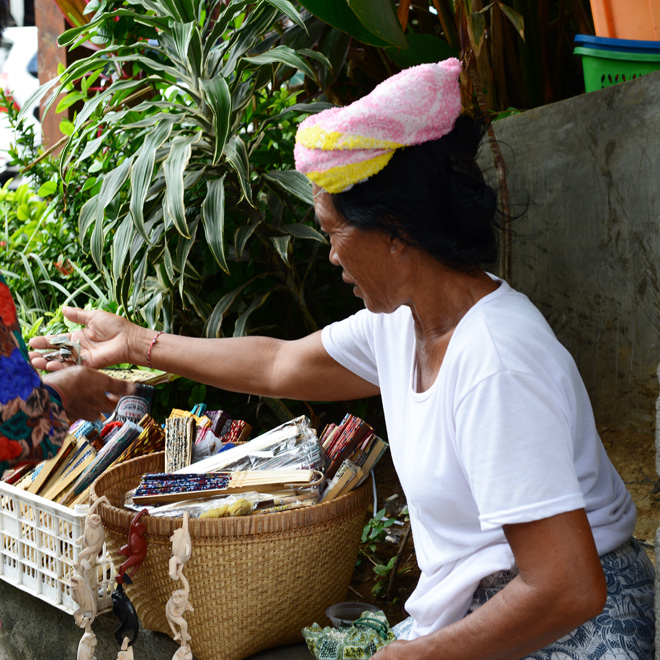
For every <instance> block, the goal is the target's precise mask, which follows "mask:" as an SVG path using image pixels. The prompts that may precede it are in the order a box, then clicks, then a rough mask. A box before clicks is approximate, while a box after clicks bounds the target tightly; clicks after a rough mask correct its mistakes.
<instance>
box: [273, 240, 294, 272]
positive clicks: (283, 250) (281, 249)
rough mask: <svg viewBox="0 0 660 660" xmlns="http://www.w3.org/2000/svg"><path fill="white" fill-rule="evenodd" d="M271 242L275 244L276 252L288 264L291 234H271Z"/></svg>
mask: <svg viewBox="0 0 660 660" xmlns="http://www.w3.org/2000/svg"><path fill="white" fill-rule="evenodd" d="M270 240H271V243H272V244H273V245H274V246H275V249H276V250H277V253H278V254H279V255H280V257H281V258H282V261H283V262H284V263H285V264H287V265H288V264H289V245H290V244H291V236H271V238H270Z"/></svg>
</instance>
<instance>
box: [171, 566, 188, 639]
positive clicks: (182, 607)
mask: <svg viewBox="0 0 660 660" xmlns="http://www.w3.org/2000/svg"><path fill="white" fill-rule="evenodd" d="M179 579H180V580H181V582H183V589H175V590H174V591H173V592H172V595H171V596H170V599H169V600H168V601H167V605H165V617H166V618H167V622H168V623H169V624H170V628H171V629H172V633H174V641H180V642H181V643H182V644H183V643H184V642H189V641H190V635H189V634H188V622H187V621H186V620H185V619H184V618H183V615H184V614H185V613H186V612H194V610H193V606H192V605H191V604H190V601H189V600H188V595H189V594H190V586H189V585H188V580H186V577H185V575H184V574H183V573H182V572H181V571H179ZM177 628H178V630H177Z"/></svg>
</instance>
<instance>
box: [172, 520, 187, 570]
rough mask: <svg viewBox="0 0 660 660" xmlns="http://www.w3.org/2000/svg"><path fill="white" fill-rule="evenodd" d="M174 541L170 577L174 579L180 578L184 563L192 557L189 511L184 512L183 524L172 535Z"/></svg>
mask: <svg viewBox="0 0 660 660" xmlns="http://www.w3.org/2000/svg"><path fill="white" fill-rule="evenodd" d="M170 541H171V542H172V558H171V559H170V577H171V578H172V579H173V580H177V579H179V578H180V575H179V574H180V573H181V571H182V570H183V566H184V564H185V563H186V562H187V561H188V560H189V559H190V554H191V553H192V541H191V540H190V532H189V531H188V513H187V512H184V514H183V525H182V526H181V527H180V528H179V529H176V530H174V534H172V536H170Z"/></svg>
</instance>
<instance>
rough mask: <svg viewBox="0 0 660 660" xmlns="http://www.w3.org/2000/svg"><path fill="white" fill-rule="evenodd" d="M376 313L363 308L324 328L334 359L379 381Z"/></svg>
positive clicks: (323, 337)
mask: <svg viewBox="0 0 660 660" xmlns="http://www.w3.org/2000/svg"><path fill="white" fill-rule="evenodd" d="M373 316H374V315H373V314H371V312H369V311H368V310H366V309H364V310H361V311H359V312H358V313H357V314H354V315H353V316H349V317H348V318H347V319H344V320H343V321H338V322H337V323H333V324H331V325H328V326H326V327H325V328H323V331H322V334H321V339H322V341H323V347H324V348H325V350H326V351H327V352H328V355H330V357H331V358H332V359H333V360H336V361H337V362H339V364H341V365H342V366H343V367H346V369H348V370H349V371H352V372H353V373H355V374H357V375H358V376H360V378H364V380H366V381H368V382H369V383H372V384H373V385H379V381H378V368H377V366H376V358H375V351H374V347H373V327H372V325H373Z"/></svg>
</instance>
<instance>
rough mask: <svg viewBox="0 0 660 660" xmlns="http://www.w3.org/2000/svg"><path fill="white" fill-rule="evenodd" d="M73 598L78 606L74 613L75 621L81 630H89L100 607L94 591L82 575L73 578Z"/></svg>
mask: <svg viewBox="0 0 660 660" xmlns="http://www.w3.org/2000/svg"><path fill="white" fill-rule="evenodd" d="M71 597H72V598H73V600H74V601H75V602H76V604H77V605H78V607H77V608H76V611H75V612H74V613H73V620H74V621H75V622H76V625H77V626H78V627H79V628H85V629H86V630H89V627H90V626H91V625H92V623H94V619H95V618H96V613H97V609H98V605H97V602H96V598H95V597H94V594H93V593H92V590H91V589H90V588H89V585H88V584H87V582H86V581H85V578H84V577H83V576H82V575H74V576H73V577H72V578H71Z"/></svg>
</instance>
